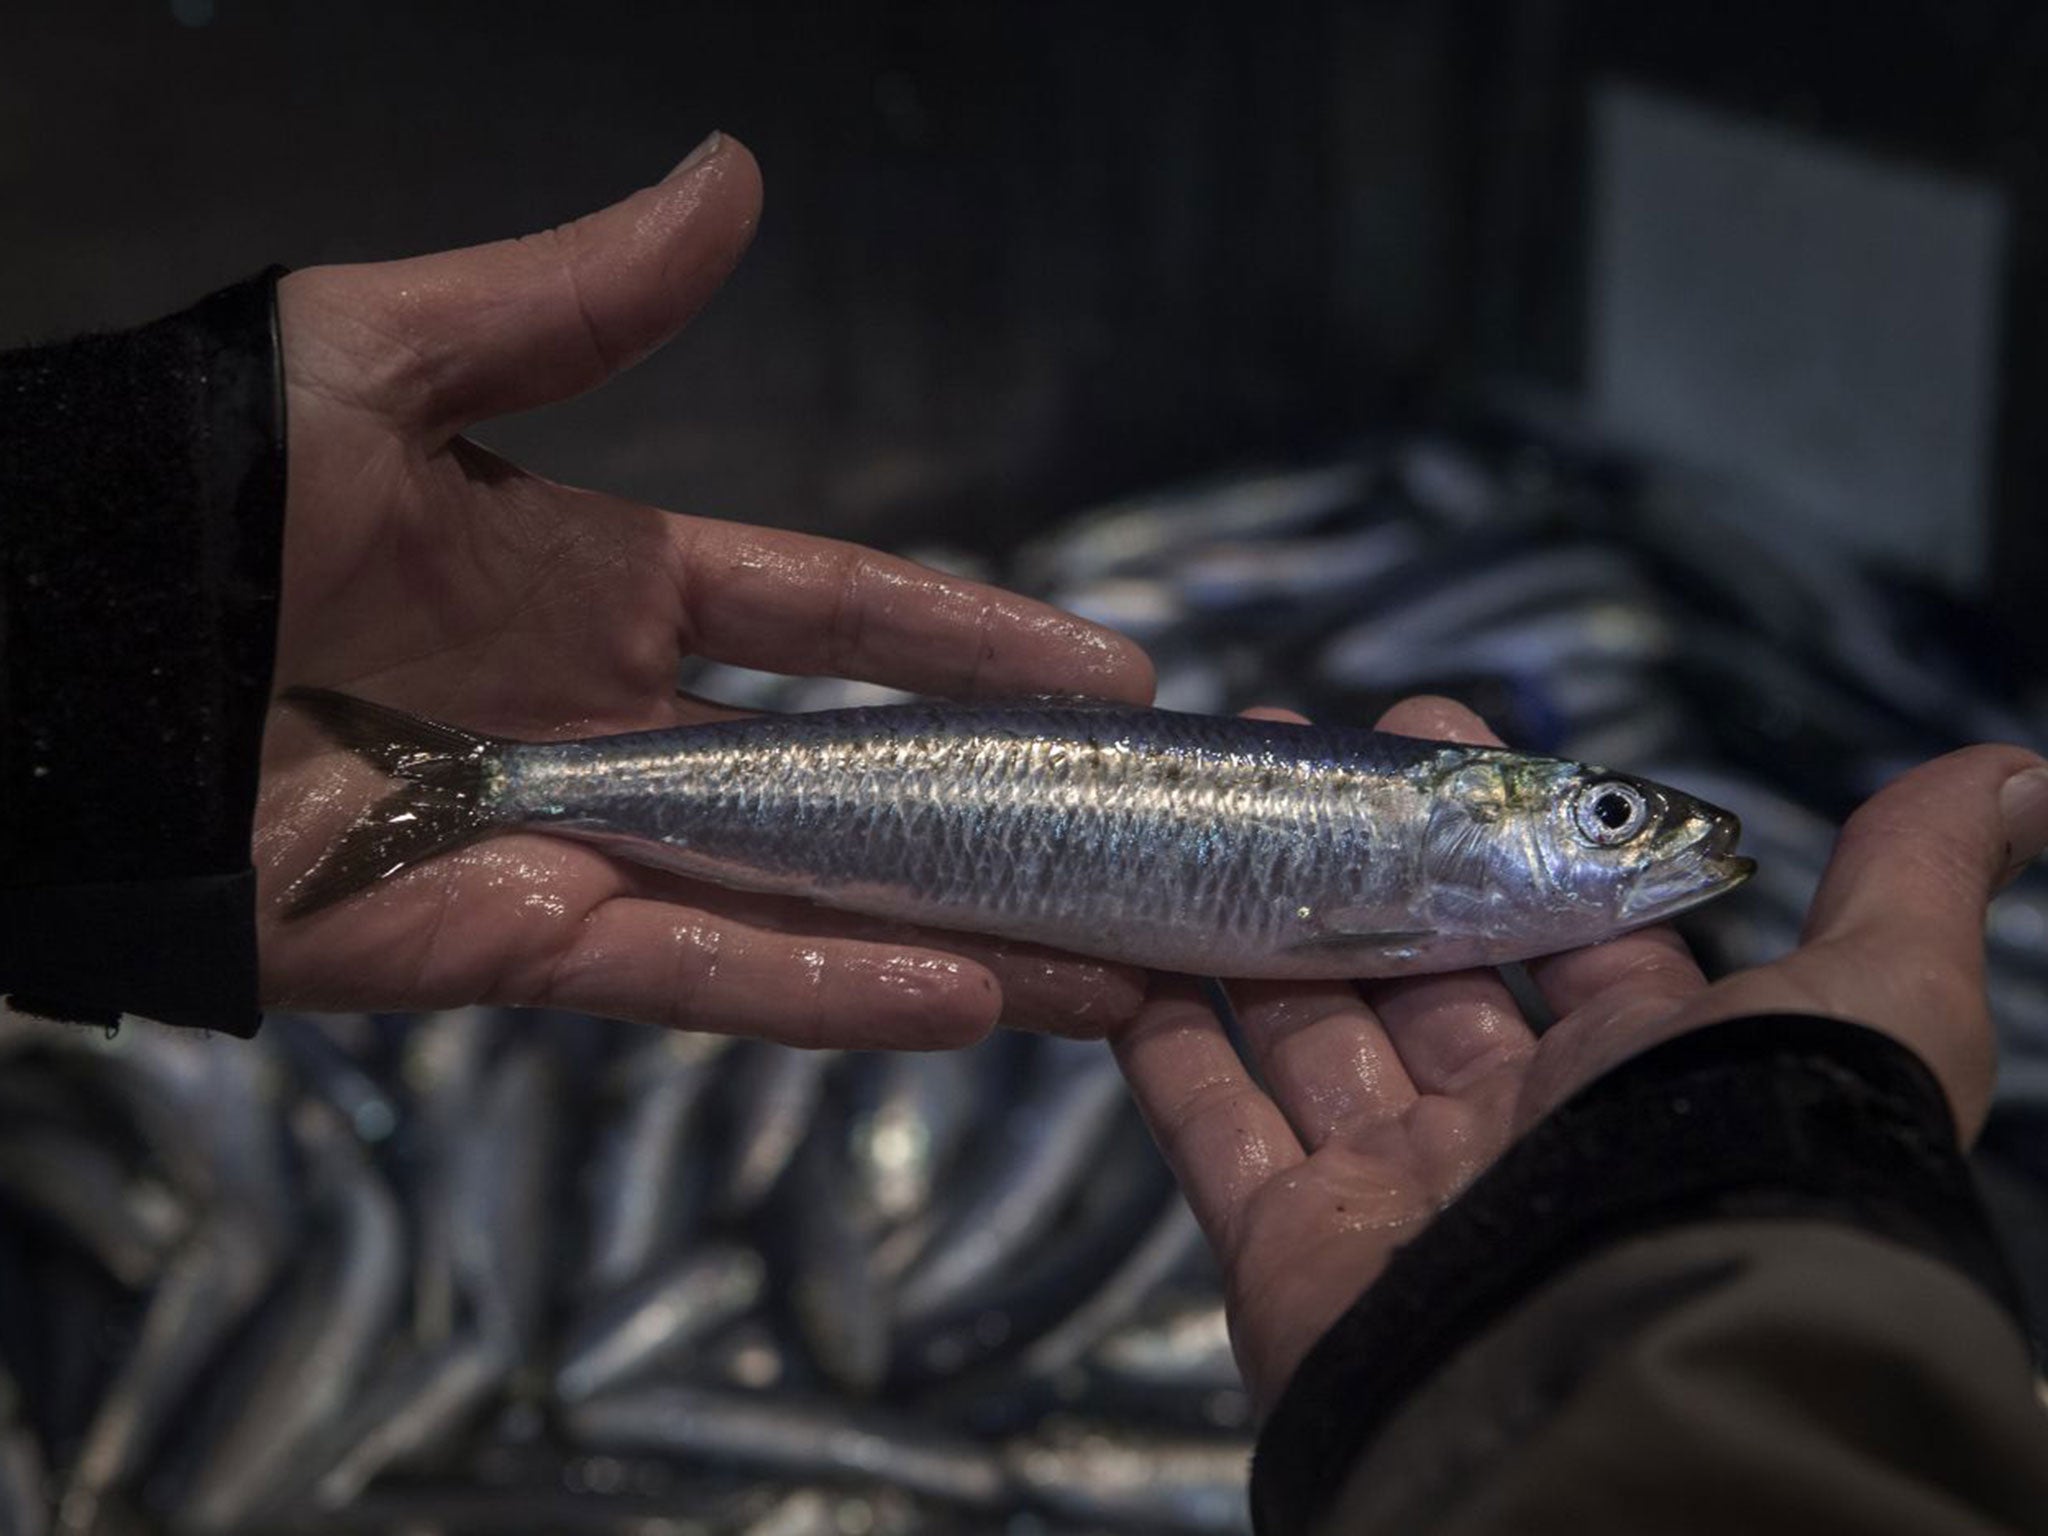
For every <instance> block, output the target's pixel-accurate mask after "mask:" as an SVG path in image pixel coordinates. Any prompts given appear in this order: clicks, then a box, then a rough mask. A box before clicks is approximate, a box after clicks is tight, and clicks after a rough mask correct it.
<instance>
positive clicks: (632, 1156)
mask: <svg viewBox="0 0 2048 1536" xmlns="http://www.w3.org/2000/svg"><path fill="white" fill-rule="evenodd" d="M730 1044H731V1041H730V1039H729V1038H728V1037H726V1036H723V1035H700V1034H681V1033H677V1032H674V1031H670V1030H663V1031H661V1032H660V1033H659V1034H657V1035H655V1036H654V1037H653V1038H651V1039H649V1040H648V1041H647V1042H646V1043H645V1044H644V1045H642V1046H640V1047H638V1048H636V1049H635V1050H633V1051H632V1052H630V1053H629V1054H628V1055H627V1056H626V1057H625V1058H624V1059H623V1060H622V1061H621V1062H620V1064H619V1068H620V1069H619V1070H618V1071H617V1072H616V1073H615V1074H612V1075H613V1076H615V1077H616V1078H618V1079H619V1082H618V1085H617V1086H618V1088H619V1089H620V1090H621V1091H622V1092H624V1093H626V1094H630V1098H629V1100H628V1102H626V1103H625V1104H624V1105H622V1106H619V1107H617V1108H614V1109H611V1112H610V1113H608V1114H606V1115H605V1116H604V1118H603V1121H602V1123H601V1129H600V1131H599V1141H598V1150H597V1155H596V1156H595V1157H594V1158H593V1159H592V1160H591V1165H590V1171H589V1176H588V1177H587V1179H586V1180H585V1181H584V1194H585V1203H586V1205H587V1207H588V1209H589V1212H590V1223H589V1232H588V1237H587V1256H586V1258H585V1261H584V1271H583V1276H582V1285H581V1289H583V1290H585V1291H587V1292H588V1293H589V1294H590V1295H593V1296H604V1295H609V1294H611V1293H612V1292H614V1291H616V1290H617V1289H618V1288H619V1287H621V1286H624V1285H629V1284H631V1283H633V1282H634V1281H636V1280H639V1279H640V1278H641V1277H642V1276H643V1275H645V1274H646V1273H647V1272H648V1271H649V1270H650V1269H651V1268H652V1267H653V1266H654V1265H655V1264H656V1263H657V1262H658V1260H659V1259H660V1258H661V1256H662V1255H663V1254H664V1253H665V1252H667V1251H668V1250H669V1249H670V1248H671V1247H672V1246H673V1245H674V1244H675V1243H676V1241H677V1240H678V1239H679V1238H681V1236H682V1235H683V1233H684V1231H685V1230H686V1229H687V1227H688V1226H689V1224H690V1219H691V1217H692V1216H693V1215H694V1214H695V1207H696V1206H698V1205H699V1204H701V1203H702V1199H703V1195H704V1191H705V1188H706V1184H707V1177H706V1173H707V1170H706V1169H705V1167H704V1166H703V1160H702V1159H701V1158H694V1157H692V1156H691V1155H690V1153H689V1150H688V1148H689V1142H690V1138H691V1133H692V1132H693V1131H694V1130H695V1129H696V1127H697V1126H698V1124H699V1122H700V1121H701V1119H702V1118H703V1105H704V1100H705V1097H706V1090H707V1089H708V1088H709V1087H710V1085H711V1082H712V1073H713V1070H714V1068H715V1065H716V1063H717V1061H718V1057H719V1055H720V1053H721V1052H722V1051H723V1050H724V1049H725V1047H727V1046H728V1045H730Z"/></svg>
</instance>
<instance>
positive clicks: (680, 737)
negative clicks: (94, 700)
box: [289, 689, 1752, 977]
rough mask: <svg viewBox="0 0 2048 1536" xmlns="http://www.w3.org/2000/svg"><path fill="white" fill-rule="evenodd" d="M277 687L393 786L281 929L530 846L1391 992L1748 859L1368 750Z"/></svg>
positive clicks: (1711, 830) (1506, 780)
mask: <svg viewBox="0 0 2048 1536" xmlns="http://www.w3.org/2000/svg"><path fill="white" fill-rule="evenodd" d="M289 697H290V698H291V699H292V700H293V701H294V702H296V703H297V704H298V705H299V706H300V707H302V708H304V709H306V710H307V711H309V712H310V713H311V714H313V715H314V716H315V717H316V718H317V719H318V720H319V721H320V722H321V724H322V725H324V726H325V727H326V728H327V729H328V730H329V731H331V732H332V733H333V734H334V735H335V736H336V737H337V739H339V740H340V741H341V742H342V743H344V744H345V745H347V746H348V747H350V748H351V749H353V750H355V751H358V752H360V753H362V754H363V755H365V756H366V757H369V758H371V759H372V760H373V761H375V762H377V763H378V764H379V765H380V766H382V767H383V768H384V769H386V771H388V772H390V773H392V774H393V775H395V776H397V777H398V778H399V779H401V780H402V781H403V783H402V785H401V787H400V788H399V790H398V791H397V792H396V793H394V794H393V795H391V796H390V797H388V798H387V799H386V800H384V801H383V802H381V803H380V804H379V805H378V806H376V807H374V808H373V809H372V810H371V811H370V812H368V813H367V814H366V815H365V816H364V817H363V818H362V819H361V820H360V821H359V822H358V823H357V824H356V825H355V826H354V827H352V828H351V829H350V830H349V831H348V832H347V833H346V834H344V836H343V837H342V839H341V840H340V842H339V843H338V844H337V845H336V846H335V847H334V848H333V849H332V850H330V852H329V854H328V855H327V856H326V857H325V858H323V859H322V860H321V861H320V863H318V864H317V865H316V866H315V867H314V868H313V869H312V870H311V871H309V872H308V873H307V874H306V875H305V876H304V877H303V878H302V879H301V880H300V881H299V883H298V885H297V886H296V887H295V888H294V890H293V892H292V893H291V898H290V903H289V907H290V910H291V911H292V912H294V913H304V912H308V911H311V910H313V909H316V908H318V907H321V906H325V905H327V904H329V903H331V902H334V901H337V900H339V899H341V898H342V897H344V896H347V895H350V894H352V893H353V892H355V891H357V890H360V889H362V888H364V887H366V886H368V885H371V884H374V883H375V882H376V881H377V880H379V879H382V878H384V877H385V876H387V875H391V874H395V873H397V872H398V871H399V870H401V869H405V868H407V867H409V866H410V865H413V864H416V863H419V862H421V861H422V860H424V859H427V858H430V857H432V856H433V855H434V854H436V853H439V852H442V851H444V850H446V849H449V848H454V847H458V846H461V845H463V844H465V843H468V842H471V841H474V840H476V839H478V838H481V837H484V836H487V835H489V834H491V833H493V832H499V831H507V830H512V829H515V828H524V829H528V830H536V831H545V832H549V833H553V834H556V835H559V836H564V837H570V838H576V839H581V840H585V841H589V842H591V843H594V844H596V845H597V846H599V847H602V848H604V849H607V850H609V851H611V852H614V853H616V854H618V855H620V856H622V857H627V858H631V859H636V860H639V861H641V862H645V863H649V864H654V865H657V866H659V867H663V868H668V869H674V870H679V871H681V872H684V873H686V874H690V875H694V876H696V877H699V878H703V879H708V880H713V881H716V882H719V883H722V884H726V885H731V886H736V887H740V888H744V889H749V890H757V891H768V892H775V893H779V894H783V895H789V896H799V897H807V898H810V899H812V900H814V901H817V902H819V903H821V904H824V905H828V906H833V907H839V908H843V909H846V910H849V911H854V912H861V913H865V914H868V915H870V916H876V917H882V918H888V919H895V920H902V921H910V922H916V923H921V924H926V925H930V926H934V927H940V928H956V929H965V930H969V931H973V932H979V933H987V934H993V935H996V936H998V937H1002V938H1010V939H1020V940H1025V941H1031V942H1037V943H1043V944H1049V945H1053V946H1055V947H1057V948H1061V949H1066V950H1071V951H1075V952H1078V953H1082V954H1089V955H1096V956H1100V957H1103V958H1106V959H1111V960H1119V961H1123V962H1126V963H1130V964H1136V965H1145V966H1150V967H1153V968H1156V969H1160V970H1170V971H1186V972H1195V973H1198V974H1204V975H1221V976H1247V977H1249V976H1270V977H1285V976H1295V977H1336V976H1386V975H1402V974H1408V973H1412V972H1418V971H1437V970H1449V969H1455V968H1458V967H1461V966H1468V965H1493V964H1500V963H1503V962H1506V961H1511V960H1519V959H1524V958H1527V957H1529V956H1532V955H1538V954H1545V953H1549V952H1552V951H1556V950H1560V949H1566V948H1570V947H1572V946H1575V945H1579V944H1585V943H1591V942H1595V941H1597V940H1601V939H1605V938H1609V937H1611V936H1613V935H1614V934H1615V933H1617V932H1619V931H1622V930H1624V929H1628V928H1632V927H1636V926H1639V925H1641V924H1644V923H1649V922H1654V921H1656V920H1658V919H1661V918H1664V917H1668V916H1670V915H1671V914H1672V913H1674V912H1678V911H1683V910H1684V909H1686V908H1688V907H1691V906H1695V905H1697V904H1698V903H1700V902H1702V901H1704V900H1707V899H1708V898H1710V897H1712V896H1716V895H1719V894H1721V893H1722V892H1723V891H1726V890H1728V889H1730V888H1732V887H1733V886H1735V885H1736V884H1738V883H1739V882H1740V881H1742V880H1743V879H1745V878H1747V876H1748V874H1749V873H1750V870H1751V867H1752V866H1751V865H1750V862H1749V861H1748V860H1746V859H1738V858H1735V857H1733V856H1732V853H1731V850H1732V847H1733V844H1734V841H1735V837H1736V834H1737V831H1738V827H1737V824H1736V822H1735V819H1734V818H1733V817H1731V816H1729V815H1727V814H1726V813H1725V812H1722V811H1718V810H1716V809H1714V808H1713V807H1711V806H1708V805H1705V804H1702V803H1700V802H1698V801H1695V800H1692V799H1690V798H1688V797H1686V796H1683V795H1679V794H1677V793H1676V792H1675V791H1672V790H1668V789H1665V788H1663V787H1662V786H1659V785H1657V784H1653V783H1650V782H1648V781H1646V780H1642V779H1637V778H1632V777H1630V776H1628V775H1625V774H1618V773H1609V772H1606V771H1604V770H1600V769H1594V768H1588V767H1585V766H1583V765H1581V764H1576V763H1567V762H1560V761H1557V760H1554V759H1549V758H1538V757H1530V756H1527V755H1524V754H1519V753H1512V752H1507V751H1504V750H1501V749H1495V748H1480V747H1460V746H1450V745H1445V744H1442V743H1436V742H1425V741H1418V740H1414V739H1411V738H1407V737H1400V736H1390V735H1385V734H1381V733H1378V732H1370V731H1358V730H1348V729H1343V728H1324V727H1314V726H1304V725H1295V724H1290V723H1284V722H1275V721H1266V720H1247V719H1241V718H1222V717H1209V716H1199V715H1178V714H1173V713H1171V712H1168V711H1163V710H1144V709H1133V708H1126V707H1121V706H1110V705H1087V704H1081V705H1075V704H1065V705H1061V704H1047V703H1041V704H1025V705H1018V704H1010V705H981V706H976V705H944V704H918V705H903V706H895V707H887V708H878V709H856V710H846V711H832V712H826V713H821V714H812V715H804V716H790V717H774V716H756V717H750V718H746V719H739V720H726V721H717V722H713V723H710V724H705V725H697V726H687V727H681V728H676V729H670V730H661V731H647V732H636V733H632V734H628V735H622V736H609V737H593V738H588V739H585V740H581V741H567V742H559V743H550V744H525V743H514V742H509V741H502V740H494V739H491V738H487V737H483V736H477V735H473V734H471V733H469V732H467V731H462V730H458V729H455V728H453V727H449V726H445V725H439V724H436V723H434V722H432V721H427V720H422V719H420V718H418V717H416V716H412V715H406V714H403V713H401V712H399V711H396V710H390V709H385V708H383V707H381V706H378V705H371V704H366V703H364V702H362V701H360V700H355V699H350V698H347V697H346V696H344V695H340V694H335V693H328V692H323V691H318V690H307V689H298V690H294V691H293V692H292V693H291V694H290V695H289Z"/></svg>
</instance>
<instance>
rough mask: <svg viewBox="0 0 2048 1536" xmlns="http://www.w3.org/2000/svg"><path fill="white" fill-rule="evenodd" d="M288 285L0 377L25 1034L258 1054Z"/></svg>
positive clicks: (3, 609)
mask: <svg viewBox="0 0 2048 1536" xmlns="http://www.w3.org/2000/svg"><path fill="white" fill-rule="evenodd" d="M279 275H280V274H279V272H278V271H275V270H274V271H270V272H266V273H264V274H262V275H261V276H259V277H257V278H254V279H252V280H250V281H248V282H245V283H242V284H239V285H237V286H235V287H233V288H229V289H226V290H223V291H222V292H220V293H217V294H214V295H213V296H212V297H210V298H207V299H205V300H203V301H201V302H200V303H199V304H197V305H195V306H194V307H193V308H191V309H189V310H186V311H184V312H183V313H181V314H177V315H173V316H171V317H169V318H167V319H164V320H159V321H157V322H155V323H154V324H151V325H147V326H144V327H142V328H141V329H139V330H134V331H129V332H124V333H121V334H117V335H105V336H87V337H81V338H79V339H77V340H73V341H67V342H63V343H60V344H57V345H53V346H45V347H35V348H30V349H27V350H23V351H17V352H12V353H6V354H0V993H5V994H6V995H7V996H8V998H9V1000H10V1001H11V1002H12V1003H13V1005H14V1006H16V1007H17V1008H20V1009H21V1010H23V1011H25V1012H31V1013H38V1014H44V1015H47V1016H50V1017H55V1018H62V1019H71V1020H76V1021H81V1022H94V1021H102V1022H109V1023H111V1022H113V1021H114V1020H115V1019H117V1018H118V1017H119V1016H120V1015H121V1014H123V1013H131V1014H137V1015H141V1016H144V1017H147V1018H153V1019H158V1020H161V1021H163V1022H165V1023H170V1024H182V1025H192V1026H198V1027H202V1028H207V1029H217V1030H223V1031H226V1032H228V1033H231V1034H237V1035H248V1034H252V1033H253V1032H254V1031H255V1028H256V1025H257V1022H258V1012H257V991H256V934H255V875H254V871H253V870H252V868H251V866H250V851H249V836H250V829H251V824H252V821H253V816H254V808H255V801H256V781H257V766H258V754H259V751H260V749H261V745H262V734H263V719H264V711H265V707H266V704H267V701H268V698H269V692H270V674H271V663H272V656H273V651H274V647H275V642H276V629H277V599H278V579H279V561H280V551H281V545H282V539H283V524H284V494H285V473H284V441H285V437H284V405H283V393H282V374H281V370H280V366H279V360H278V353H277V333H276V310H275V294H276V284H277V278H278V276H279Z"/></svg>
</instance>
